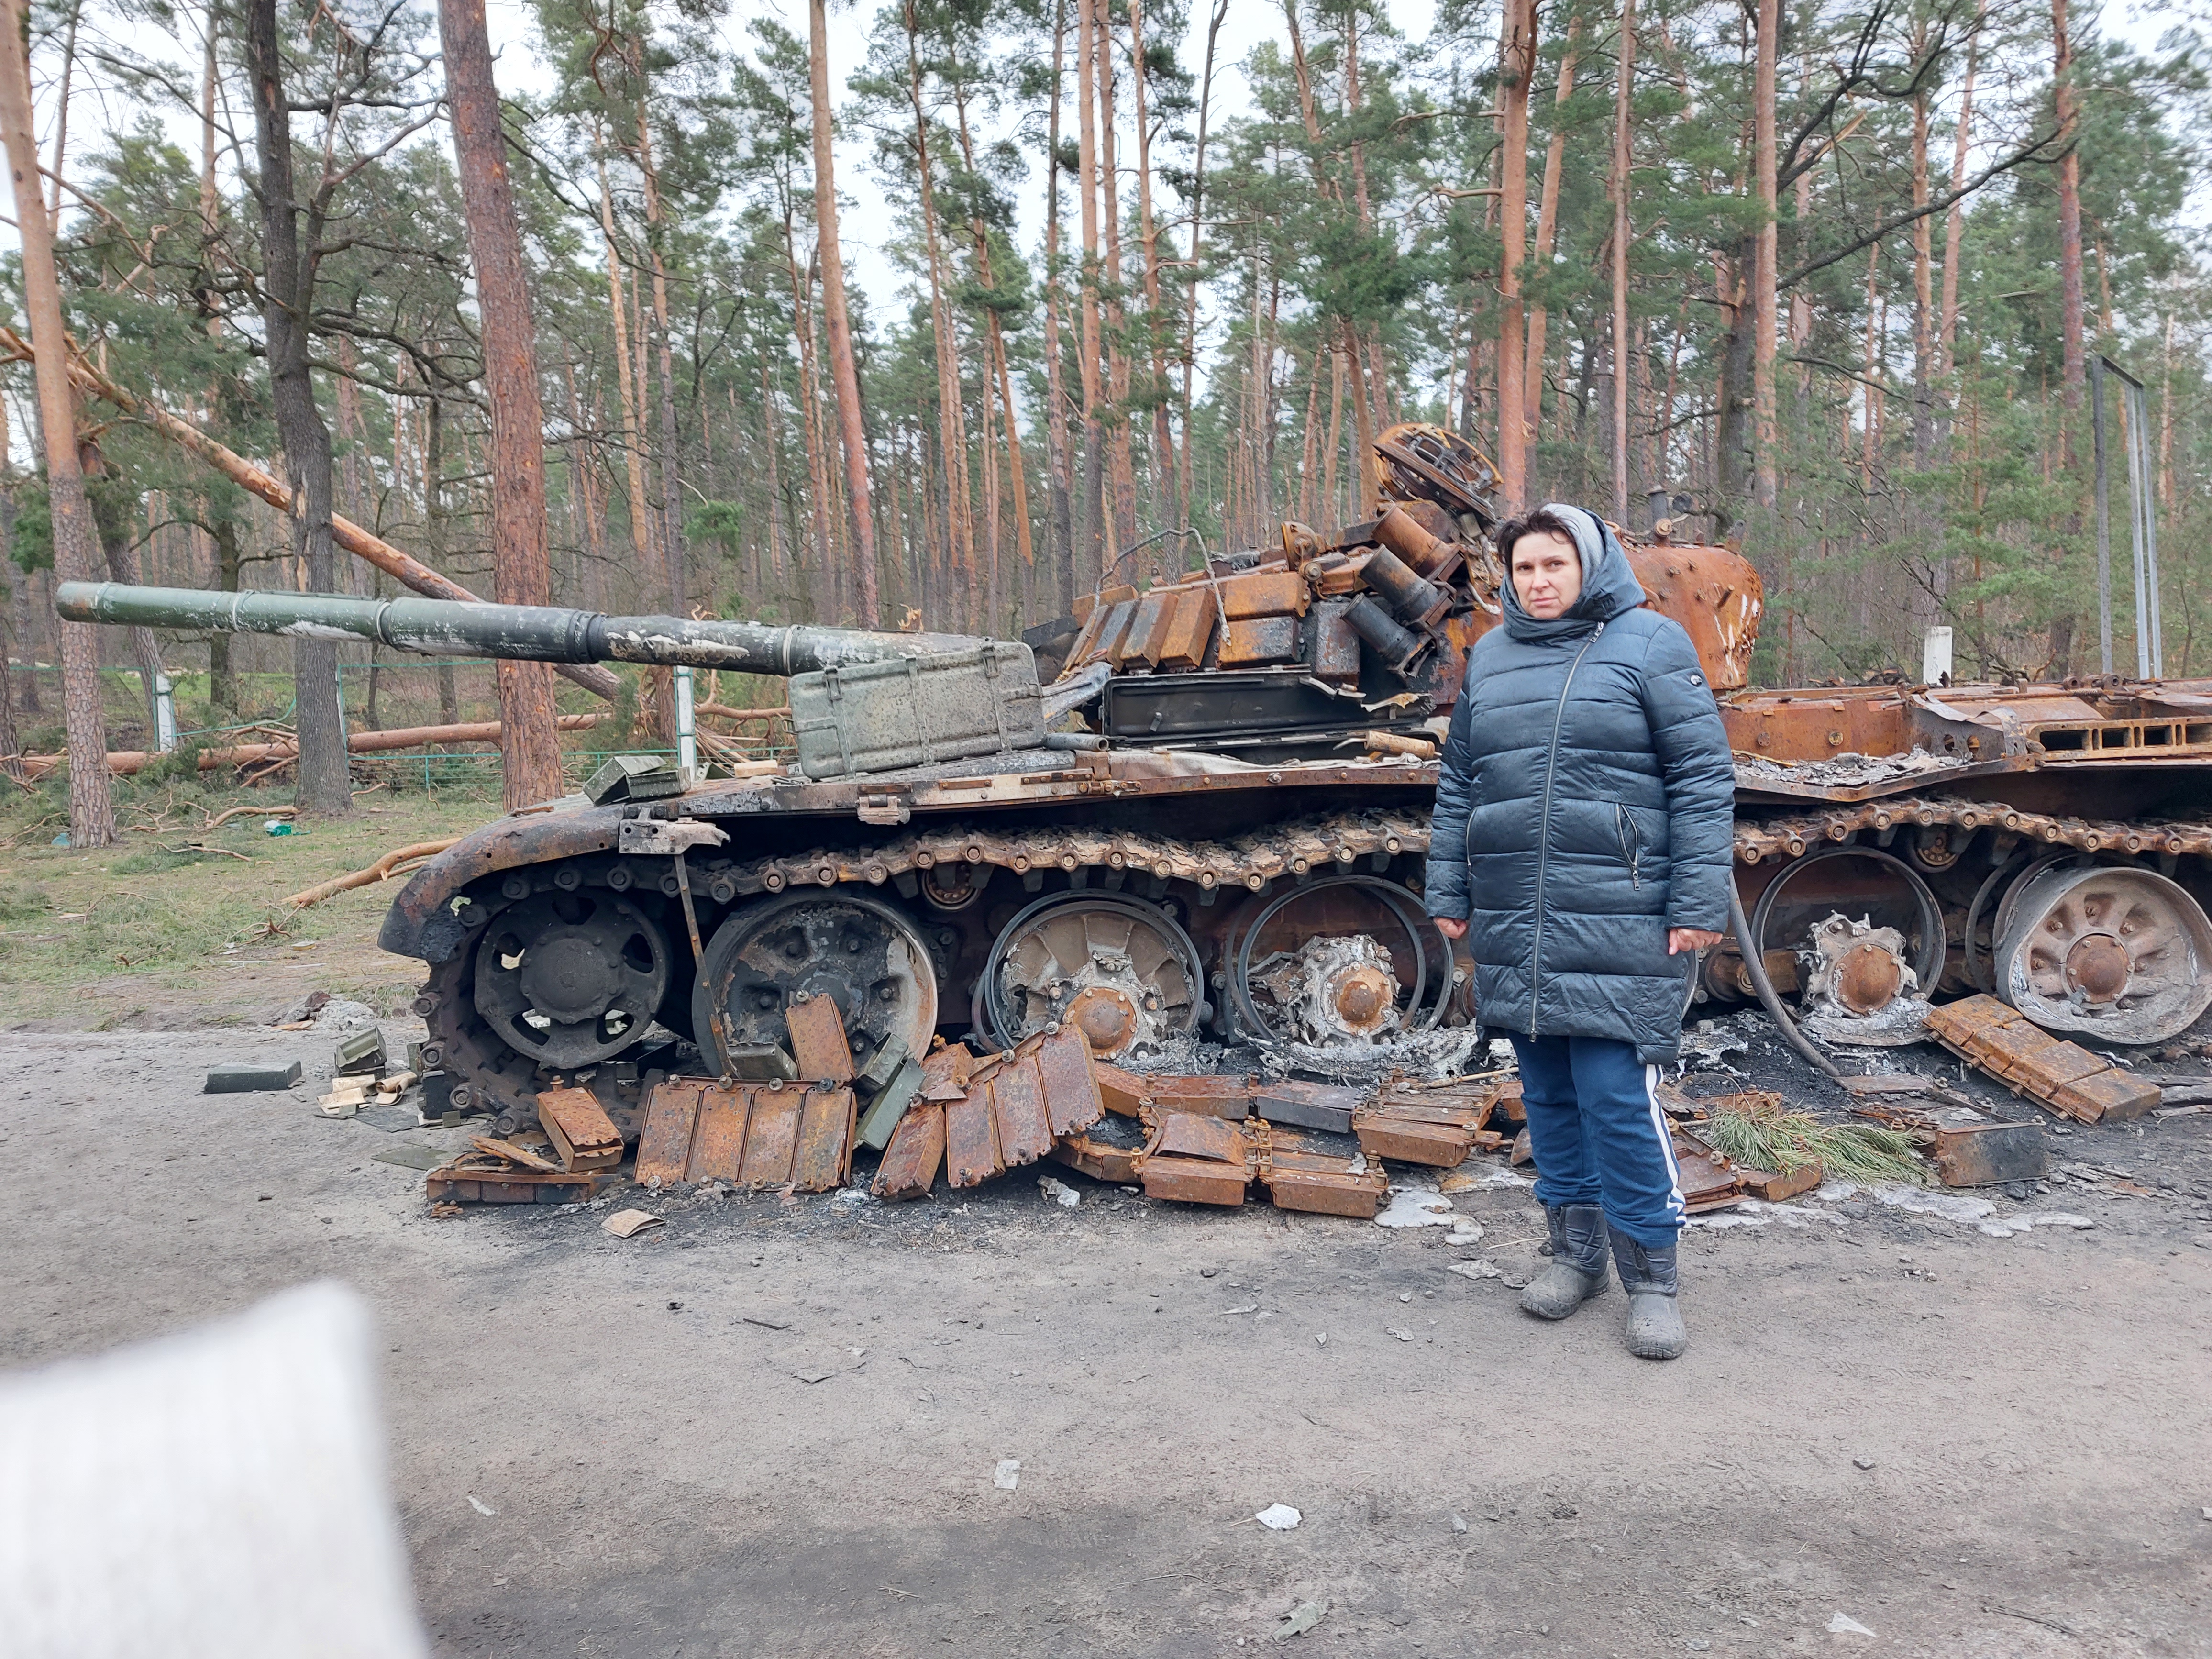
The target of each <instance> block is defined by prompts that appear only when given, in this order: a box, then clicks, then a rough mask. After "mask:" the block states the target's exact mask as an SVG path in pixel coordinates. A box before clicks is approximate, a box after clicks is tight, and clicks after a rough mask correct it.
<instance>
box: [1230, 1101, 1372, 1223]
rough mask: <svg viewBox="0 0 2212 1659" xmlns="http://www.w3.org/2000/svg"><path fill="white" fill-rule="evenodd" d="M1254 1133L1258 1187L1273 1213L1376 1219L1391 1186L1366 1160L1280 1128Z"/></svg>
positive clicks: (1276, 1125)
mask: <svg viewBox="0 0 2212 1659" xmlns="http://www.w3.org/2000/svg"><path fill="white" fill-rule="evenodd" d="M1257 1128H1258V1132H1259V1134H1260V1137H1261V1140H1260V1146H1261V1154H1260V1181H1261V1184H1262V1185H1263V1186H1265V1187H1266V1188H1267V1196H1268V1197H1269V1198H1270V1199H1271V1200H1273V1203H1274V1206H1275V1207H1276V1208H1277V1209H1279V1210H1300V1211H1304V1212H1308V1213H1310V1214H1316V1215H1340V1216H1350V1217H1352V1218H1354V1219H1356V1220H1360V1221H1371V1220H1373V1219H1374V1218H1375V1215H1376V1212H1377V1211H1379V1210H1380V1209H1381V1208H1382V1207H1383V1200H1384V1199H1385V1198H1386V1197H1388V1196H1389V1190H1390V1180H1389V1176H1387V1175H1385V1174H1384V1173H1383V1169H1382V1167H1381V1166H1380V1165H1379V1164H1376V1163H1374V1162H1373V1161H1372V1160H1370V1158H1368V1157H1367V1156H1366V1154H1364V1152H1360V1153H1346V1152H1339V1151H1332V1150H1330V1149H1329V1146H1328V1143H1327V1142H1325V1141H1323V1140H1322V1139H1321V1138H1320V1137H1319V1136H1316V1135H1311V1134H1308V1133H1304V1132H1302V1131H1300V1130H1298V1129H1297V1128H1295V1127H1288V1126H1285V1125H1283V1124H1279V1123H1262V1124H1260V1125H1258V1126H1257ZM1339 1144H1341V1143H1339Z"/></svg>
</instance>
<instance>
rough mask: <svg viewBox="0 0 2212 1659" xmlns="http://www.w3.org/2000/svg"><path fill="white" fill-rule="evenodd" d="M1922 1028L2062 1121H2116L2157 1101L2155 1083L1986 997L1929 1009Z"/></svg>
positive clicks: (2122, 1120)
mask: <svg viewBox="0 0 2212 1659" xmlns="http://www.w3.org/2000/svg"><path fill="white" fill-rule="evenodd" d="M1928 1029H1929V1031H1930V1032H1932V1033H1933V1034H1934V1035H1935V1036H1936V1040H1937V1041H1938V1042H1942V1045H1943V1046H1944V1047H1945V1048H1948V1049H1949V1050H1951V1052H1952V1053H1954V1054H1957V1055H1959V1056H1960V1058H1961V1059H1963V1060H1966V1061H1967V1062H1968V1063H1969V1064H1971V1065H1972V1066H1977V1067H1978V1068H1979V1069H1981V1070H1982V1071H1984V1072H1986V1073H1989V1075H1990V1076H1991V1077H1993V1078H1995V1079H1996V1080H1997V1081H1998V1082H2000V1083H2002V1084H2003V1085H2005V1086H2006V1087H2007V1088H2008V1089H2010V1090H2012V1091H2014V1092H2015V1094H2023V1095H2026V1096H2027V1097H2028V1098H2029V1099H2030V1100H2033V1101H2034V1102H2036V1103H2038V1104H2039V1105H2043V1106H2047V1107H2049V1108H2050V1109H2051V1110H2052V1111H2054V1112H2057V1114H2058V1115H2060V1116H2062V1117H2070V1118H2073V1119H2075V1121H2078V1122H2081V1123H2124V1122H2126V1121H2128V1120H2130V1118H2138V1117H2141V1116H2142V1115H2143V1114H2144V1113H2145V1112H2148V1110H2150V1109H2151V1108H2152V1107H2154V1106H2155V1105H2157V1104H2158V1102H2159V1091H2158V1085H2156V1084H2155V1083H2150V1082H2146V1081H2145V1080H2143V1079H2140V1078H2137V1077H2136V1076H2134V1075H2133V1074H2131V1073H2129V1072H2128V1071H2127V1070H2125V1069H2124V1067H2120V1066H2114V1065H2112V1063H2111V1062H2110V1061H2109V1060H2105V1059H2104V1058H2103V1057H2102V1056H2100V1055H2098V1054H2092V1053H2090V1051H2089V1050H2088V1049H2087V1048H2082V1047H2081V1045H2080V1044H2079V1043H2073V1042H2063V1041H2061V1040H2060V1039H2059V1038H2057V1037H2055V1036H2051V1034H2050V1033H2049V1032H2047V1031H2045V1030H2040V1029H2039V1028H2038V1027H2037V1026H2035V1025H2033V1024H2030V1023H2029V1021H2028V1019H2027V1016H2026V1015H2024V1014H2022V1013H2021V1012H2020V1011H2019V1010H2018V1009H2016V1008H2014V1007H2011V1006H2008V1005H2007V1004H2005V1003H2002V1002H2000V1001H1998V1000H1997V999H1996V998H1995V997H1993V996H1972V997H1965V998H1962V999H1961V1000H1959V1001H1957V1002H1954V1003H1951V1004H1949V1005H1948V1006H1944V1007H1942V1008H1936V1009H1931V1010H1930V1011H1929V1015H1928Z"/></svg>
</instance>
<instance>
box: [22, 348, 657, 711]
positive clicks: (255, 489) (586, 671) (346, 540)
mask: <svg viewBox="0 0 2212 1659" xmlns="http://www.w3.org/2000/svg"><path fill="white" fill-rule="evenodd" d="M0 350H4V351H5V352H6V353H7V354H8V355H9V356H12V357H14V358H15V359H16V360H17V361H18V362H36V361H37V360H38V354H37V353H36V352H35V351H34V350H33V349H32V347H31V343H30V342H29V341H27V340H26V339H24V338H23V337H21V335H19V334H17V333H16V332H15V330H13V329H12V328H6V327H0ZM70 380H73V381H75V382H76V385H77V386H78V387H79V388H80V389H81V390H82V391H84V392H88V393H90V394H91V395H92V396H94V397H96V398H102V399H104V400H106V402H108V403H111V404H114V405H115V407H116V408H118V409H119V410H122V411H123V412H124V413H125V415H128V416H131V418H133V419H134V420H137V421H142V422H144V423H145V424H146V425H148V426H150V427H152V428H154V430H155V431H156V432H158V433H160V434H161V435H162V436H163V437H165V438H167V439H168V440H169V441H171V442H172V443H174V444H176V445H177V446H178V447H179V448H182V449H185V450H187V451H189V452H190V453H192V454H194V455H196V456H197V457H198V458H199V459H201V460H203V461H205V462H206V463H207V464H208V465H210V466H211V467H213V468H214V469H215V470H216V471H218V472H220V473H222V476H223V477H226V478H228V479H229V480H230V481H231V482H232V483H234V484H236V485H237V486H238V487H239V488H240V489H243V490H246V492H247V493H249V494H251V495H258V496H259V497H260V498H261V499H262V500H263V501H266V502H268V503H269V505H270V506H271V507H275V508H276V510H277V511H278V512H279V513H290V512H291V511H292V492H291V490H290V489H289V488H287V487H286V486H285V485H284V483H283V482H281V481H280V480H279V479H277V478H276V477H273V476H272V475H270V473H268V472H266V471H263V470H262V469H261V468H260V467H258V466H256V465H253V463H252V462H251V461H249V460H247V459H246V458H245V457H244V456H243V455H240V454H239V453H237V452H236V451H234V450H232V449H228V448H226V447H223V446H222V444H219V443H217V442H216V441H215V440H214V439H213V438H210V437H209V436H208V435H207V434H206V433H204V432H203V431H201V430H200V429H199V428H197V427H196V426H194V425H193V424H192V423H191V422H190V421H187V420H185V418H184V417H183V416H179V415H175V414H173V413H171V412H170V411H169V410H166V409H163V408H162V407H161V405H159V404H153V403H149V402H148V401H147V400H146V399H144V398H140V397H137V396H136V395H135V394H133V393H131V392H126V391H125V390H124V389H123V387H122V386H118V384H116V382H115V381H114V380H111V379H110V378H109V377H108V376H106V374H102V373H101V372H100V370H99V369H98V368H95V367H94V365H93V364H92V363H90V362H87V361H86V359H85V357H84V356H83V354H82V353H81V352H79V351H77V350H76V349H74V346H72V349H71V350H70ZM331 539H332V540H334V541H336V542H337V544H338V545H339V546H340V547H342V548H343V549H345V550H346V551H347V552H349V553H351V554H353V555H354V556H356V557H357V558H361V559H365V560H367V561H368V562H369V563H370V564H373V565H374V566H375V567H376V568H378V569H379V570H381V571H382V572H384V574H386V575H387V576H390V577H391V578H392V580H395V581H397V582H399V583H401V584H403V585H404V586H407V587H410V588H412V589H413V590H414V591H415V592H417V593H420V594H422V595H423V596H424V597H426V598H428V599H457V600H459V601H461V602H462V603H464V604H467V605H482V604H483V603H484V601H483V599H481V598H479V597H478V596H477V594H475V593H472V592H470V591H469V590H468V589H467V588H465V587H463V586H461V585H460V584H459V582H457V581H454V580H453V579H452V578H450V577H447V576H441V575H440V574H438V573H437V572H436V571H435V570H433V569H431V568H430V567H429V566H428V565H427V564H424V563H423V562H422V561H421V560H420V559H417V558H416V557H415V556H413V555H412V554H409V553H404V552H402V551H401V550H399V549H398V548H396V547H394V546H393V545H392V544H391V543H390V542H387V541H386V540H385V539H384V538H382V537H380V536H375V535H372V534H371V533H370V532H368V531H366V530H363V529H362V527H361V526H359V525H357V524H356V523H354V521H353V520H350V519H348V518H346V517H344V516H343V515H342V514H339V513H332V514H331ZM553 669H554V671H555V672H556V673H557V674H559V675H560V676H561V677H562V678H564V679H567V680H570V681H572V682H574V684H578V685H580V686H582V687H583V688H584V690H586V691H589V692H590V693H592V696H598V697H605V699H606V700H607V701H608V702H613V701H614V700H615V698H616V697H617V695H618V694H619V693H620V691H621V690H622V681H621V680H620V679H619V678H617V676H616V674H615V672H614V671H613V670H612V669H610V668H607V667H605V666H604V665H600V664H599V663H556V664H555V665H553Z"/></svg>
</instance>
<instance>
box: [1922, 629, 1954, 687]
mask: <svg viewBox="0 0 2212 1659" xmlns="http://www.w3.org/2000/svg"><path fill="white" fill-rule="evenodd" d="M1950 673H1951V630H1950V629H1948V628H1931V629H1929V630H1928V633H1927V635H1926V636H1925V637H1924V638H1923V639H1922V641H1921V642H1920V678H1921V679H1922V681H1923V682H1924V683H1925V684H1929V685H1941V684H1942V683H1943V682H1944V681H1945V680H1946V679H1948V678H1949V677H1950Z"/></svg>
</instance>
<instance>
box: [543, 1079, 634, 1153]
mask: <svg viewBox="0 0 2212 1659" xmlns="http://www.w3.org/2000/svg"><path fill="white" fill-rule="evenodd" d="M538 1122H539V1124H540V1125H542V1126H543V1127H544V1130H545V1134H546V1138H547V1139H550V1140H551V1141H552V1143H553V1149H554V1151H555V1152H558V1153H559V1154H560V1155H561V1167H562V1169H563V1170H568V1172H569V1173H570V1174H574V1173H575V1172H577V1171H578V1170H611V1169H613V1168H614V1167H615V1166H616V1165H617V1164H620V1163H621V1162H622V1160H623V1139H622V1132H621V1131H620V1130H618V1129H617V1128H616V1127H615V1124H614V1120H613V1119H612V1118H611V1117H609V1116H608V1115H606V1112H605V1109H603V1108H602V1107H601V1106H600V1105H599V1099H598V1097H596V1096H594V1095H593V1094H592V1091H590V1090H589V1089H541V1090H539V1091H538Z"/></svg>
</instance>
